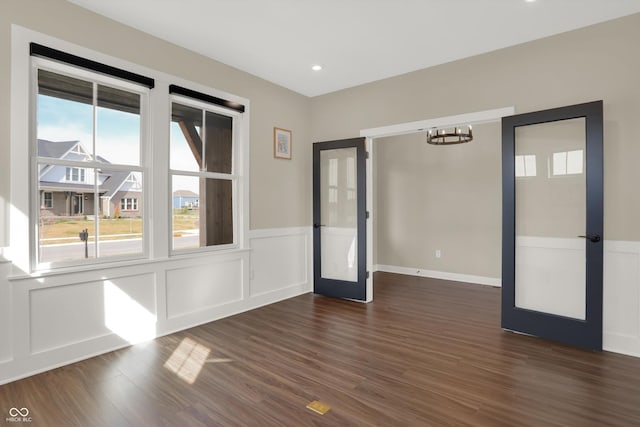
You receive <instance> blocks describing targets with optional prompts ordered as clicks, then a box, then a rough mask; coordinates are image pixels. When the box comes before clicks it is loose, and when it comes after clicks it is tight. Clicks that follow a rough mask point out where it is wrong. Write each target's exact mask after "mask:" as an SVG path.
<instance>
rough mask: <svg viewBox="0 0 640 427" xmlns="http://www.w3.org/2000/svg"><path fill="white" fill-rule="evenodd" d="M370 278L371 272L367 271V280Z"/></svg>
mask: <svg viewBox="0 0 640 427" xmlns="http://www.w3.org/2000/svg"><path fill="white" fill-rule="evenodd" d="M368 278H369V272H368V271H367V279H368Z"/></svg>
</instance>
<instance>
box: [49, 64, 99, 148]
mask: <svg viewBox="0 0 640 427" xmlns="http://www.w3.org/2000/svg"><path fill="white" fill-rule="evenodd" d="M37 115H38V120H37V138H38V147H37V151H38V156H40V157H51V158H55V159H64V160H75V161H88V160H91V154H92V151H91V150H92V149H93V148H92V147H93V83H91V82H87V81H84V80H79V79H75V78H72V77H67V76H64V75H61V74H56V73H52V72H50V71H45V70H38V98H37Z"/></svg>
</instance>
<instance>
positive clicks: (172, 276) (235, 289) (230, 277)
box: [166, 259, 243, 319]
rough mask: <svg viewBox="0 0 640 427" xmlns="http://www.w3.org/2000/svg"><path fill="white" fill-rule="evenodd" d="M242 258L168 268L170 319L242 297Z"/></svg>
mask: <svg viewBox="0 0 640 427" xmlns="http://www.w3.org/2000/svg"><path fill="white" fill-rule="evenodd" d="M242 276H243V274H242V259H230V260H224V261H215V262H208V263H206V264H197V265H191V266H188V267H181V268H176V269H171V270H167V273H166V284H167V285H166V286H167V316H168V318H169V319H173V318H176V317H180V316H184V315H187V314H192V313H194V312H198V311H202V310H205V309H208V308H213V307H218V306H221V305H224V304H229V303H232V302H236V301H240V300H242Z"/></svg>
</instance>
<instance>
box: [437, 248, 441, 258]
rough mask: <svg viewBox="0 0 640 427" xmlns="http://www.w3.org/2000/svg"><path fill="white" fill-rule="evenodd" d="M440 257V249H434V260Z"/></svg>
mask: <svg viewBox="0 0 640 427" xmlns="http://www.w3.org/2000/svg"><path fill="white" fill-rule="evenodd" d="M441 256H442V252H441V251H440V249H436V258H440V257H441Z"/></svg>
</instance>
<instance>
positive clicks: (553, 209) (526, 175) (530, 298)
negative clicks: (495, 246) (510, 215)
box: [515, 118, 587, 320]
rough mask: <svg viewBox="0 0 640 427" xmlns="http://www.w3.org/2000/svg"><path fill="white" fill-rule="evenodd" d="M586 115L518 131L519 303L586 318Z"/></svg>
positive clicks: (522, 128) (575, 317)
mask: <svg viewBox="0 0 640 427" xmlns="http://www.w3.org/2000/svg"><path fill="white" fill-rule="evenodd" d="M585 140H586V135H585V119H584V118H577V119H571V120H561V121H557V122H549V123H542V124H536V125H528V126H520V127H517V128H516V130H515V162H516V164H515V172H516V181H515V215H516V219H515V224H516V242H515V245H516V247H515V249H516V251H515V262H516V268H515V305H516V307H518V308H522V309H528V310H533V311H537V312H543V313H549V314H555V315H559V316H564V317H569V318H574V319H580V320H584V319H585V316H586V314H585V310H586V291H585V280H586V244H587V240H586V239H585V238H581V237H579V236H581V235H582V236H584V235H586V234H587V233H586V179H585V176H586V164H585V152H586V147H585Z"/></svg>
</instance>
